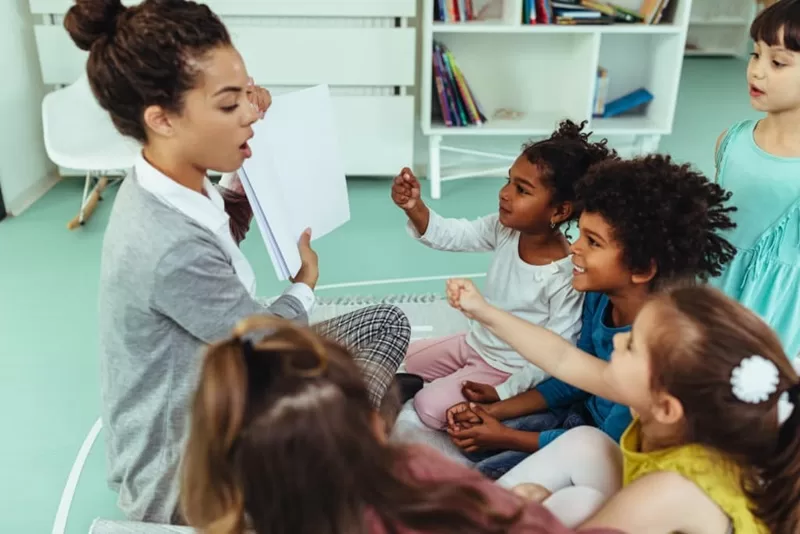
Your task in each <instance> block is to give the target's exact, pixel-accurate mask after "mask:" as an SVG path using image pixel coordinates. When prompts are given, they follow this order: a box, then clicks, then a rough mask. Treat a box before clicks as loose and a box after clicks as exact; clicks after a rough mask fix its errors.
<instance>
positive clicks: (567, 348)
mask: <svg viewBox="0 0 800 534" xmlns="http://www.w3.org/2000/svg"><path fill="white" fill-rule="evenodd" d="M447 299H448V301H449V302H450V305H451V306H453V307H454V308H456V309H458V310H461V311H462V312H463V313H464V314H465V315H466V316H467V317H469V318H471V319H475V320H476V321H478V322H480V323H482V324H483V325H484V326H486V327H487V328H488V329H489V330H490V331H491V332H492V333H493V334H494V335H496V336H497V337H499V338H500V339H502V340H503V341H505V342H506V343H508V344H509V345H510V346H511V347H513V348H514V350H516V351H517V352H518V353H519V354H520V355H521V356H522V357H523V358H525V359H527V360H528V361H530V362H531V363H533V364H534V365H537V366H539V367H541V368H542V369H544V370H545V371H546V372H547V373H550V374H551V375H552V376H553V377H555V378H558V379H559V380H562V381H564V382H567V383H569V384H571V385H573V386H575V387H576V388H579V389H582V390H584V391H586V392H588V393H591V394H593V395H597V396H599V397H603V398H605V399H608V400H610V401H613V402H622V401H621V400H619V398H618V395H617V394H616V391H614V389H612V388H611V387H610V386H609V385H608V383H607V382H606V381H605V369H606V367H607V365H608V363H606V362H604V361H603V360H601V359H599V358H595V357H594V356H592V355H590V354H587V353H585V352H583V351H582V350H580V349H578V348H576V347H575V346H574V345H572V344H570V343H569V342H568V341H567V340H565V339H564V338H563V337H561V336H559V335H558V334H554V333H553V332H551V331H549V330H547V329H546V328H543V327H541V326H537V325H534V324H532V323H529V322H527V321H525V320H523V319H520V318H518V317H515V316H514V315H512V314H510V313H508V312H506V311H503V310H500V309H498V308H495V307H494V306H492V305H490V304H489V303H488V302H486V300H485V299H484V298H483V296H482V295H481V294H480V292H479V291H478V289H477V288H476V287H475V284H473V283H472V282H471V281H470V280H464V279H453V280H448V282H447Z"/></svg>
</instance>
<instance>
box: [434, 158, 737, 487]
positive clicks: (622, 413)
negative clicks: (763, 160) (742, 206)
mask: <svg viewBox="0 0 800 534" xmlns="http://www.w3.org/2000/svg"><path fill="white" fill-rule="evenodd" d="M576 194H577V199H578V203H579V204H580V205H581V206H582V209H583V213H582V214H581V217H580V221H579V228H580V236H579V238H578V240H577V241H576V242H575V243H574V244H573V246H572V252H573V257H572V261H573V263H574V278H573V282H572V283H573V287H574V288H575V290H577V291H581V292H585V293H586V299H585V304H584V309H583V327H582V331H581V335H580V339H579V340H578V343H577V346H578V348H579V349H580V350H581V351H583V352H585V353H588V354H590V355H592V356H594V357H596V358H598V359H600V360H604V361H608V359H609V357H610V355H611V352H612V349H613V339H614V336H616V335H617V334H621V333H625V332H628V331H630V329H631V325H632V324H633V320H634V319H635V317H636V315H637V314H638V313H639V311H640V310H641V309H642V306H644V303H645V302H646V301H647V299H648V298H649V297H650V295H651V293H653V291H654V290H656V289H657V288H658V287H660V286H661V285H663V284H665V283H669V282H671V281H673V280H676V279H682V278H693V279H700V280H706V279H708V278H710V277H712V276H716V275H718V274H719V273H720V271H721V270H722V267H723V266H724V265H725V264H726V263H727V262H728V261H730V259H731V257H732V256H733V247H732V246H731V245H730V244H729V243H728V242H727V241H726V240H725V239H724V238H722V237H720V235H719V232H721V231H723V230H727V229H729V228H731V227H732V226H733V224H732V223H731V221H730V219H729V215H728V214H729V212H730V211H732V210H733V208H731V207H728V206H726V205H725V203H726V201H727V200H728V197H729V196H730V195H729V194H728V193H726V192H725V191H724V190H723V189H722V188H721V187H720V186H719V185H717V184H713V183H711V182H710V181H709V180H708V179H706V177H705V176H703V175H702V174H700V173H698V172H696V171H694V170H693V169H692V168H691V167H690V166H689V165H678V164H676V163H674V162H673V161H672V160H671V159H670V158H669V156H662V155H652V156H647V157H643V158H639V159H634V160H626V161H622V160H612V161H606V162H601V163H599V164H597V165H595V166H594V167H593V168H592V169H590V170H589V172H588V173H587V175H586V177H585V178H584V179H583V180H582V181H581V182H580V183H579V184H578V186H577V188H576ZM534 386H535V387H534ZM526 389H527V391H525V390H526ZM522 391H525V392H524V393H523V392H522ZM465 393H466V396H467V397H468V400H469V401H470V402H472V403H474V405H473V407H470V405H469V403H466V402H462V403H459V404H457V405H455V406H453V407H451V408H450V409H449V410H448V415H447V417H448V432H449V434H450V436H451V440H452V441H453V443H455V444H456V445H457V446H458V447H460V448H461V449H462V451H464V452H465V453H466V454H467V456H468V457H469V458H470V459H471V460H473V461H474V462H476V467H477V469H479V470H480V471H481V472H482V473H483V474H485V475H486V476H488V477H490V478H495V479H496V478H499V477H500V476H502V475H503V474H504V473H506V472H507V471H508V470H509V469H511V468H512V467H513V466H515V465H516V464H518V463H519V462H520V461H522V460H523V459H524V458H526V457H527V456H528V455H529V454H531V453H533V452H535V451H537V450H539V449H541V448H543V447H545V446H548V445H549V444H550V443H551V442H552V441H553V440H555V439H556V438H557V437H558V436H560V435H561V434H563V433H564V432H565V431H566V430H567V429H569V428H573V427H577V426H583V425H590V426H595V427H597V428H599V429H600V430H602V431H603V432H604V433H605V434H606V435H608V436H609V437H610V438H611V439H612V440H614V441H619V438H620V436H621V435H622V432H623V431H624V430H625V428H626V427H627V426H628V424H629V423H630V418H631V416H630V411H629V410H628V408H627V407H626V406H624V405H621V404H617V403H615V402H613V401H612V400H610V399H607V398H603V397H600V396H596V395H593V394H591V393H589V392H586V391H583V390H581V389H580V388H579V387H576V386H575V385H574V384H569V383H566V382H564V381H562V380H559V379H556V378H551V379H549V380H546V381H545V382H543V383H541V384H539V385H538V386H536V385H535V384H533V383H531V384H528V386H527V387H525V386H523V387H522V388H521V390H520V391H518V392H517V393H521V394H519V395H517V396H514V397H511V398H507V399H504V400H502V401H499V402H497V401H496V398H497V395H496V394H494V393H495V392H494V391H492V390H491V387H489V386H487V385H485V384H484V385H481V386H477V387H474V388H472V389H470V390H468V391H466V392H465ZM501 421H502V422H501Z"/></svg>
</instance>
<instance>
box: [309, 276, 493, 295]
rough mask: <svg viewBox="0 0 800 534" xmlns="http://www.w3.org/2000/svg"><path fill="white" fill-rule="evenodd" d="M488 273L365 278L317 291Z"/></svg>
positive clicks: (319, 287)
mask: <svg viewBox="0 0 800 534" xmlns="http://www.w3.org/2000/svg"><path fill="white" fill-rule="evenodd" d="M485 276H486V273H472V274H450V275H442V276H418V277H416V278H386V279H384V280H364V281H363V282H344V283H341V284H326V285H322V286H317V291H322V290H325V289H341V288H345V287H362V286H383V285H388V284H406V283H409V282H430V281H434V280H448V279H450V278H483V277H485Z"/></svg>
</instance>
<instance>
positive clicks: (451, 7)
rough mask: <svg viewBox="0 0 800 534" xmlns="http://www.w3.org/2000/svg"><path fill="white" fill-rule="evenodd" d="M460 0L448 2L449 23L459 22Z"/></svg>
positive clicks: (448, 0)
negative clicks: (457, 7)
mask: <svg viewBox="0 0 800 534" xmlns="http://www.w3.org/2000/svg"><path fill="white" fill-rule="evenodd" d="M457 1H458V0H447V10H448V18H449V22H456V21H458V14H457V13H456V2H457Z"/></svg>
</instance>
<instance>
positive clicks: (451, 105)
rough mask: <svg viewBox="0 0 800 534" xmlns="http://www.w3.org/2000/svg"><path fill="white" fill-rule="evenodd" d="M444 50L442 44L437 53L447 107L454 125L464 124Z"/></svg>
mask: <svg viewBox="0 0 800 534" xmlns="http://www.w3.org/2000/svg"><path fill="white" fill-rule="evenodd" d="M443 51H444V50H443V46H442V45H441V44H440V45H439V49H438V51H437V53H436V60H437V61H438V62H439V71H440V72H441V73H442V85H443V86H444V92H445V96H446V100H447V109H448V110H449V112H450V118H451V119H452V121H453V126H462V124H461V118H460V116H459V113H458V109H457V107H456V98H455V94H454V91H453V86H452V84H451V83H450V79H449V76H448V74H447V68H446V67H445V63H444V57H443V56H442V53H443Z"/></svg>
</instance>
